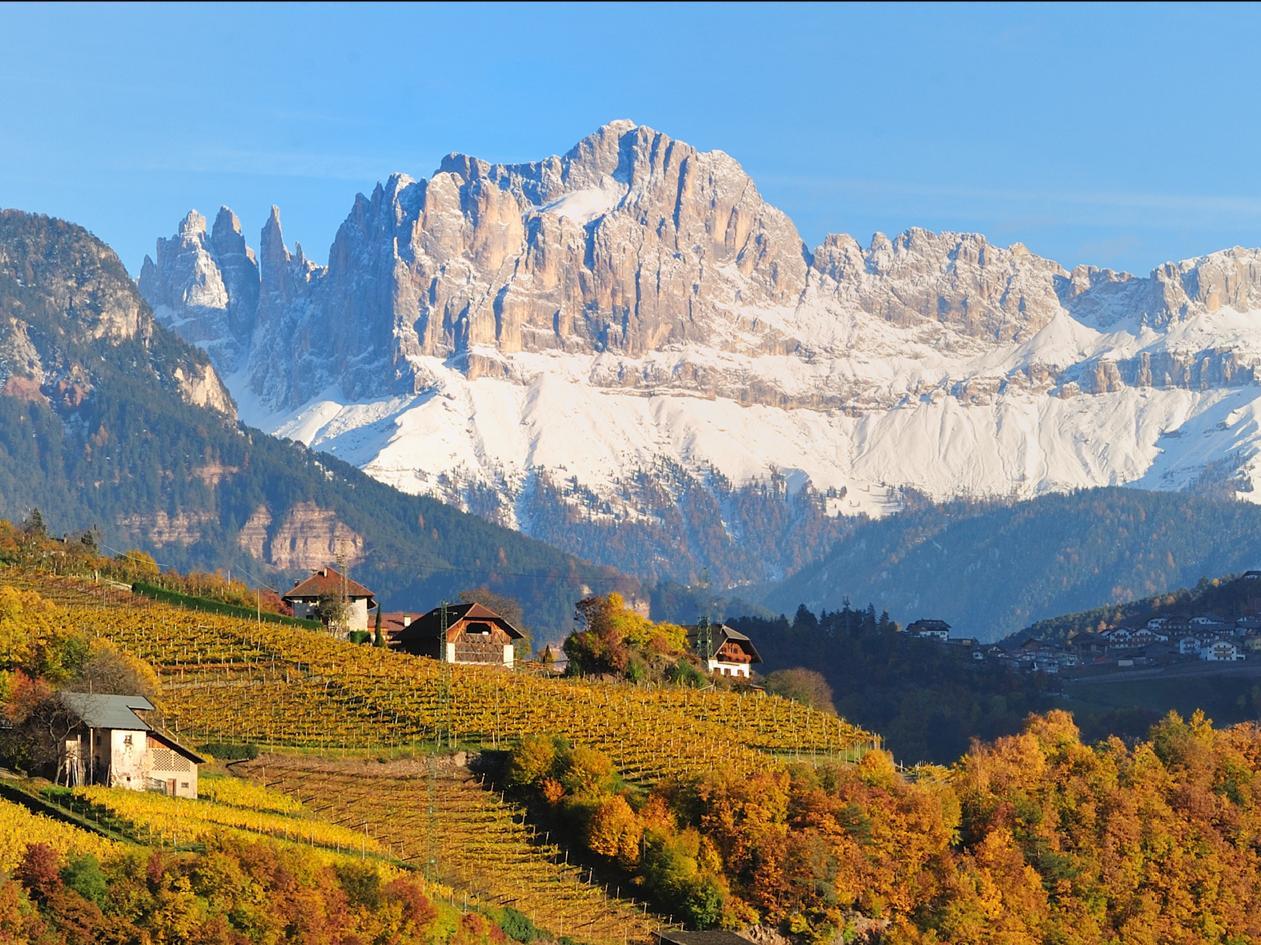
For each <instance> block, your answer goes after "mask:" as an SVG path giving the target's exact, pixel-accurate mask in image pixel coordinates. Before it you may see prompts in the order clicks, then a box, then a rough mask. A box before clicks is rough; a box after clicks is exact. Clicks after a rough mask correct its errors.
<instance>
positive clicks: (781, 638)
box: [727, 606, 1057, 763]
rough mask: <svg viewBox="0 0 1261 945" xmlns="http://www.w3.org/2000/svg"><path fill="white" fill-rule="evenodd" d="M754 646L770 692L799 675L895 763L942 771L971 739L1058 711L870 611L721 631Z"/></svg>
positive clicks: (1027, 676) (1028, 688)
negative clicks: (808, 677)
mask: <svg viewBox="0 0 1261 945" xmlns="http://www.w3.org/2000/svg"><path fill="white" fill-rule="evenodd" d="M727 622H728V623H729V624H730V625H731V626H733V627H737V628H738V629H740V630H741V631H743V632H745V633H747V634H748V635H749V636H750V637H752V638H753V639H754V640H756V641H757V647H758V651H759V652H760V653H761V655H762V659H763V660H764V662H763V663H762V665H760V666H758V667H757V668H758V669H759V670H761V671H762V672H763V673H765V674H768V677H769V680H768V681H769V684H771V685H772V686H773V687H774V686H775V682H776V677H777V676H778V675H779V674H780V673H782V672H783V671H785V670H789V671H792V670H793V669H794V668H795V667H808V668H809V669H810V670H811V671H813V672H817V673H819V674H820V675H821V676H822V678H823V680H824V681H825V682H826V684H827V685H828V687H829V688H830V690H831V692H830V696H831V702H832V704H833V705H834V706H835V708H836V711H837V712H839V713H840V714H841V715H842V716H844V717H845V718H848V719H853V720H854V721H855V722H856V723H858V724H860V725H862V726H864V727H865V728H869V729H871V730H872V731H876V732H879V733H880V734H881V735H882V736H883V738H884V739H885V743H886V744H887V745H888V746H889V749H890V750H891V751H892V752H893V753H894V754H895V755H896V756H897V758H898V759H899V760H900V761H904V762H908V763H910V762H917V761H934V762H942V763H944V762H949V761H952V760H954V759H955V758H958V757H959V756H960V755H962V754H963V753H964V752H965V751H967V749H968V745H969V744H970V743H971V741H972V740H973V739H974V738H997V737H998V736H1000V735H1009V734H1011V733H1012V732H1015V731H1018V730H1019V728H1020V726H1021V725H1022V724H1023V722H1024V720H1025V718H1026V717H1027V716H1028V715H1029V714H1030V713H1031V712H1042V711H1046V710H1047V709H1048V708H1050V707H1051V706H1053V705H1056V704H1057V699H1056V695H1055V692H1054V691H1053V687H1050V686H1048V684H1047V677H1045V676H1040V675H1035V674H1032V673H1025V672H1019V671H1012V670H1011V669H1010V668H1009V667H1007V666H1005V665H1000V664H999V663H996V662H993V661H979V660H974V659H973V658H972V651H971V649H970V648H965V647H958V646H945V645H943V644H941V643H938V642H937V641H936V640H928V639H920V638H917V637H915V636H914V635H912V634H908V633H905V632H902V631H901V630H899V628H898V627H897V625H896V624H895V623H894V622H893V621H892V620H891V619H890V618H889V615H888V614H887V613H883V614H879V615H877V613H876V610H875V608H874V607H870V606H869V607H867V608H866V609H853V608H851V607H849V606H845V607H842V608H841V609H840V610H835V611H823V612H822V613H820V614H818V615H815V614H814V613H813V612H811V611H810V610H808V609H807V608H805V607H800V608H798V610H797V613H796V614H795V615H794V617H793V619H792V620H791V621H789V620H788V619H786V618H785V617H782V616H781V617H778V618H775V619H767V618H760V617H736V618H729V619H728V621H727Z"/></svg>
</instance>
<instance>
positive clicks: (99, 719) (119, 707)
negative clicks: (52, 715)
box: [61, 692, 153, 732]
mask: <svg viewBox="0 0 1261 945" xmlns="http://www.w3.org/2000/svg"><path fill="white" fill-rule="evenodd" d="M61 702H62V704H63V705H64V706H65V707H66V708H67V709H69V710H70V711H71V712H73V713H74V714H75V715H77V716H78V717H79V718H81V719H83V723H84V724H85V725H87V726H89V727H91V728H125V729H132V730H134V731H141V732H147V731H150V728H151V727H150V726H149V724H148V723H147V722H145V720H144V719H142V718H141V717H140V716H138V715H136V710H140V711H142V712H151V711H153V703H152V702H150V701H149V700H148V699H146V698H145V697H144V696H114V695H102V694H100V693H95V692H63V693H62V694H61Z"/></svg>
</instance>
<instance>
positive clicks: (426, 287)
mask: <svg viewBox="0 0 1261 945" xmlns="http://www.w3.org/2000/svg"><path fill="white" fill-rule="evenodd" d="M140 287H141V291H142V293H143V294H144V296H145V298H146V299H148V301H149V302H150V304H151V305H152V306H153V307H154V309H155V311H156V312H157V313H158V315H159V317H160V318H161V319H162V320H163V321H164V322H165V323H166V324H168V325H170V326H171V327H173V328H174V329H175V330H176V331H178V332H180V333H181V334H182V335H183V336H184V337H185V338H186V339H187V340H189V341H192V342H194V343H195V344H198V345H201V346H202V347H204V348H205V349H206V350H207V351H209V352H210V353H211V355H212V356H213V358H214V360H215V363H216V364H217V365H218V366H219V367H220V369H221V370H222V371H224V372H236V371H238V370H239V369H241V368H242V367H244V368H245V369H246V370H245V376H246V381H245V384H246V385H247V389H246V390H244V391H242V393H245V394H248V396H249V397H250V398H251V399H256V400H257V401H258V402H260V403H261V404H262V405H264V406H265V407H266V408H268V409H269V410H284V409H293V408H296V407H299V406H301V405H303V404H305V403H307V402H308V401H310V400H311V399H313V398H315V397H317V396H320V395H322V394H325V393H327V392H329V391H334V392H335V394H334V396H335V397H338V398H340V399H348V400H364V399H370V398H374V397H384V396H390V395H409V394H415V393H418V392H420V391H424V390H428V389H431V388H432V387H433V386H434V384H435V377H434V367H435V364H436V363H445V364H447V365H449V366H455V367H456V368H458V369H459V370H460V371H462V372H463V373H464V374H465V375H466V376H467V377H469V378H470V379H473V378H476V377H482V376H491V377H503V378H508V379H511V380H516V381H519V382H521V383H527V382H528V381H529V378H530V372H531V371H532V370H533V368H531V367H529V364H530V362H524V361H521V360H520V359H518V358H514V355H517V354H521V353H527V354H528V353H551V354H573V355H577V356H585V357H588V358H595V359H596V360H595V361H593V362H592V364H591V367H590V369H589V371H588V372H587V380H589V381H590V382H591V383H593V384H596V385H599V386H604V387H612V388H619V389H634V390H641V391H645V392H647V391H653V390H659V389H662V388H668V389H673V390H686V391H691V392H695V393H700V394H702V395H705V396H719V397H733V398H734V399H737V400H739V401H740V402H742V403H749V404H765V405H768V406H777V407H786V406H787V407H814V408H842V409H847V410H856V409H869V408H871V407H873V406H885V407H888V406H893V405H894V404H895V403H897V402H898V401H899V399H900V398H902V397H904V396H905V395H906V394H907V393H911V394H913V395H915V396H919V395H920V394H921V393H923V392H924V391H925V390H929V389H933V388H936V387H938V386H940V385H942V384H945V385H946V389H951V388H953V387H958V388H959V389H962V390H965V391H971V392H973V393H972V394H969V395H968V396H969V397H970V399H971V400H975V392H976V391H980V390H985V389H988V388H991V387H992V388H994V390H997V389H998V386H997V381H991V380H986V379H983V378H976V377H969V376H961V373H960V372H958V371H953V372H950V371H949V369H948V372H949V373H950V376H942V375H941V373H940V372H938V373H937V374H936V375H935V376H934V377H933V378H931V379H929V378H917V379H915V380H914V381H913V382H912V383H910V384H909V385H899V386H898V387H896V388H894V389H890V390H888V391H885V392H883V393H881V392H880V391H878V390H873V389H872V388H871V387H870V386H867V387H863V385H861V384H858V383H855V381H854V379H853V378H850V377H847V376H846V372H839V373H837V374H836V375H834V376H833V377H831V378H830V379H829V378H819V377H813V379H812V380H811V382H810V383H809V384H788V383H784V382H783V381H782V380H781V379H776V378H773V377H768V376H766V375H765V373H762V374H759V373H758V372H755V371H747V370H744V369H743V367H742V365H741V363H740V361H739V359H750V358H757V357H759V356H766V355H771V356H787V357H790V358H792V359H794V360H796V361H798V362H800V363H801V364H802V365H803V366H804V368H803V375H805V376H811V375H817V374H818V371H817V369H813V368H811V367H810V366H811V365H814V366H816V368H817V365H818V364H820V363H822V362H825V361H827V360H833V359H837V358H847V357H852V356H853V355H854V354H855V353H858V354H860V355H861V354H864V353H865V354H867V355H869V356H870V357H881V356H883V355H885V354H886V353H887V352H886V351H885V350H884V349H882V348H880V347H879V344H880V343H882V342H884V341H887V339H883V338H879V337H877V338H875V340H874V341H873V340H871V338H872V336H873V335H875V336H878V335H879V334H880V332H881V331H883V329H879V328H878V327H877V326H879V325H881V324H884V325H888V326H891V327H892V328H893V329H895V330H896V331H898V332H902V333H904V334H905V336H906V337H907V338H908V339H909V340H911V341H912V342H915V343H918V344H920V345H922V346H923V347H924V348H925V349H931V350H933V351H937V352H940V353H944V354H947V355H950V356H958V357H971V358H975V357H978V356H983V355H985V354H986V352H994V351H1001V350H1002V349H1003V348H1004V346H1013V345H1021V344H1024V343H1027V342H1029V341H1030V340H1031V339H1034V338H1035V337H1036V336H1037V335H1038V333H1039V332H1041V331H1042V330H1043V329H1045V328H1046V327H1047V326H1048V325H1051V324H1052V323H1053V322H1054V321H1055V320H1056V319H1057V318H1059V317H1066V318H1069V319H1072V320H1073V321H1075V322H1077V323H1078V324H1080V325H1082V326H1085V327H1088V328H1090V329H1092V330H1098V331H1104V332H1106V331H1110V330H1113V329H1115V328H1116V327H1118V326H1123V327H1126V326H1128V327H1147V328H1151V329H1152V330H1154V331H1157V332H1167V331H1169V330H1170V328H1171V327H1173V326H1176V325H1177V324H1178V323H1179V322H1180V321H1184V320H1186V319H1187V318H1190V317H1193V316H1195V315H1197V314H1203V313H1209V314H1211V313H1214V312H1216V311H1218V310H1219V309H1223V308H1226V309H1234V310H1238V311H1248V310H1251V309H1252V308H1254V307H1261V253H1259V252H1258V251H1256V250H1243V249H1234V250H1228V251H1225V252H1221V253H1215V254H1213V255H1211V256H1206V257H1202V258H1200V259H1195V260H1189V261H1185V262H1181V263H1169V264H1166V265H1164V266H1161V267H1159V268H1158V269H1157V270H1155V271H1154V272H1153V273H1152V274H1151V275H1150V276H1148V277H1146V278H1138V277H1134V276H1131V275H1128V274H1125V273H1115V272H1111V271H1109V270H1100V269H1093V268H1089V267H1078V268H1077V269H1075V270H1073V271H1072V272H1069V271H1068V270H1066V269H1064V268H1063V267H1062V266H1060V265H1059V264H1058V263H1056V262H1054V261H1052V260H1048V259H1044V258H1042V257H1039V256H1037V255H1035V254H1034V253H1032V252H1030V251H1029V250H1028V249H1026V248H1025V247H1024V246H1022V245H1020V244H1015V245H1013V246H1011V247H1001V246H995V245H993V244H991V243H989V242H988V241H987V240H986V239H985V238H984V237H983V236H980V235H977V234H968V233H931V232H928V231H926V230H921V229H911V230H908V231H906V232H905V233H902V234H900V235H898V236H896V237H893V238H889V237H886V236H884V235H883V234H879V233H878V234H876V235H875V236H874V237H873V238H872V240H871V241H870V243H869V245H868V246H866V247H863V246H861V245H860V244H859V243H858V242H857V241H856V240H854V239H853V238H852V237H850V236H847V235H843V234H837V235H832V236H829V237H828V238H827V239H826V240H824V241H823V243H822V244H821V245H820V246H818V247H817V248H816V249H814V250H813V251H810V250H808V249H807V247H806V246H805V245H804V244H803V243H802V241H801V238H800V236H799V235H798V233H797V231H796V229H795V228H794V226H793V224H792V222H791V221H790V220H789V219H788V218H787V217H786V216H785V215H784V214H783V213H781V212H780V211H778V210H776V209H775V208H774V207H772V206H770V205H769V204H768V203H766V201H764V200H763V199H762V197H761V196H760V194H759V193H758V191H757V188H756V186H755V185H754V183H753V181H752V180H751V179H750V178H749V176H748V175H747V174H745V172H744V171H743V170H742V169H741V167H740V165H739V164H737V163H736V161H735V160H733V159H732V158H731V157H730V156H728V155H726V154H724V153H722V152H721V151H713V152H701V151H698V150H697V149H695V148H693V147H691V146H690V145H687V144H685V143H683V142H681V141H676V140H674V139H671V138H670V137H668V136H667V135H665V134H662V133H661V132H658V131H654V130H652V129H650V128H646V127H643V126H640V125H635V124H633V123H631V122H628V121H616V122H611V123H609V124H608V125H605V126H604V127H602V128H600V129H599V130H597V131H596V132H595V133H593V134H592V135H590V136H588V137H587V138H584V139H583V140H582V141H580V142H579V143H578V144H577V145H575V146H574V148H573V149H571V150H570V151H569V152H568V153H566V154H564V155H561V156H556V157H550V158H547V159H545V160H543V161H538V162H535V163H531V164H490V163H487V162H485V161H482V160H479V159H477V158H475V157H471V156H468V155H462V154H451V155H448V156H447V157H446V158H445V159H444V160H443V161H442V163H441V165H440V166H439V168H438V170H437V172H436V173H435V174H434V175H433V176H432V177H430V178H429V179H428V180H413V179H411V178H409V177H407V176H406V175H403V174H395V175H393V176H391V177H390V178H389V180H388V181H386V182H385V183H384V184H380V185H378V186H377V187H376V189H375V190H374V191H373V192H372V194H371V195H368V196H365V195H362V194H361V195H359V196H358V197H357V198H356V199H355V202H354V206H353V207H352V209H351V212H350V214H349V216H348V217H347V218H346V221H345V222H344V223H343V224H342V226H341V228H340V229H339V230H338V232H337V235H336V238H335V239H334V241H333V245H332V247H331V249H330V251H329V262H328V265H327V266H326V267H321V266H317V265H315V264H314V263H312V262H311V261H310V260H308V259H307V258H306V257H305V255H304V254H303V252H302V248H301V246H298V247H296V249H295V250H294V251H293V252H291V251H290V250H289V248H288V247H287V246H286V245H285V241H284V236H283V232H282V229H281V224H280V215H279V210H278V209H277V208H275V207H273V208H272V212H271V215H270V217H269V218H268V221H267V223H266V225H265V226H264V228H263V232H262V236H261V242H260V252H259V255H258V257H257V260H256V259H255V256H254V254H253V252H252V250H250V249H249V247H248V246H246V245H245V241H244V238H243V237H242V235H241V232H240V226H239V224H238V222H237V220H236V217H235V215H233V214H232V212H231V211H229V210H227V209H226V208H224V209H221V210H220V212H219V215H218V217H217V218H216V220H215V224H214V227H213V229H212V230H211V231H210V232H209V233H207V230H206V222H205V219H204V218H202V217H201V216H200V215H199V214H197V213H195V212H193V213H190V214H189V215H188V216H187V217H186V218H185V219H184V221H183V222H182V223H181V225H180V227H179V230H178V232H177V233H176V235H175V236H173V237H171V238H169V239H163V240H159V241H158V245H157V251H156V259H155V260H146V263H145V267H144V270H143V272H142V274H141V279H140ZM904 347H905V346H904V345H903V344H902V343H900V342H897V341H896V340H895V341H894V342H893V343H892V346H891V348H890V350H893V351H900V350H902V349H903V348H904ZM1182 347H1183V348H1186V347H1187V346H1186V345H1182ZM1209 347H1210V348H1212V347H1213V346H1211V345H1210V346H1209ZM856 349H857V351H856ZM1056 353H1057V354H1062V353H1059V352H1056ZM1046 356H1047V354H1046V350H1045V346H1043V347H1042V348H1040V349H1039V350H1038V351H1036V352H1031V353H1029V354H1028V355H1027V356H1025V357H1024V360H1023V362H1022V363H1019V364H1009V365H1007V367H1006V368H1005V369H1004V370H1005V371H1006V372H1007V377H1006V379H1005V380H1003V383H1004V384H1014V385H1016V386H1017V387H1022V388H1029V387H1031V386H1032V387H1040V388H1044V389H1047V390H1050V389H1053V388H1056V387H1057V386H1059V385H1063V384H1070V383H1071V384H1076V385H1078V386H1079V387H1080V386H1081V385H1083V383H1084V385H1085V387H1084V389H1087V390H1092V389H1109V387H1110V385H1112V384H1113V383H1114V381H1113V380H1109V377H1110V376H1111V375H1112V374H1115V383H1119V384H1138V385H1143V384H1151V385H1156V386H1159V385H1161V384H1172V385H1175V386H1176V385H1182V384H1190V385H1196V384H1199V383H1200V380H1199V379H1200V378H1201V377H1204V376H1212V377H1214V378H1219V379H1227V380H1226V381H1225V382H1226V383H1232V382H1237V381H1238V380H1239V379H1241V378H1245V377H1250V376H1251V374H1250V371H1251V365H1252V363H1253V361H1254V360H1256V359H1255V358H1254V357H1253V356H1252V355H1251V354H1250V353H1238V354H1237V356H1236V358H1235V360H1236V361H1237V362H1238V363H1237V364H1235V365H1233V366H1231V365H1228V364H1227V362H1228V361H1229V358H1228V357H1227V356H1226V355H1225V354H1224V353H1221V352H1219V353H1216V354H1215V353H1213V351H1212V350H1208V349H1206V350H1205V352H1203V354H1202V353H1201V352H1199V351H1194V352H1185V353H1176V352H1175V353H1171V354H1168V355H1166V354H1165V353H1163V352H1148V357H1149V358H1151V359H1154V361H1155V362H1157V363H1156V367H1155V369H1153V370H1150V371H1149V370H1146V369H1144V368H1143V367H1142V365H1141V364H1140V363H1139V361H1138V360H1137V359H1135V360H1134V364H1133V365H1131V366H1127V365H1125V364H1117V365H1115V366H1112V365H1110V364H1099V363H1098V362H1099V361H1101V360H1102V361H1109V362H1111V361H1113V360H1120V361H1124V360H1125V358H1126V357H1128V355H1125V354H1118V355H1117V356H1116V358H1113V357H1112V356H1111V355H1109V354H1107V353H1102V354H1101V353H1099V352H1092V353H1091V354H1089V355H1083V356H1082V357H1081V358H1079V359H1078V361H1079V363H1077V364H1070V363H1066V361H1065V358H1064V357H1063V356H1060V357H1058V358H1057V357H1050V358H1048V360H1047V363H1043V362H1041V361H1039V360H1038V359H1039V358H1040V357H1042V358H1045V357H1046ZM1204 356H1207V357H1208V358H1209V360H1210V361H1212V362H1214V363H1217V362H1219V361H1220V362H1221V366H1220V367H1218V368H1213V369H1211V370H1209V371H1208V372H1207V374H1206V372H1205V370H1204V369H1203V367H1196V365H1197V364H1199V362H1201V361H1202V360H1203V357H1204ZM1092 358H1093V360H1091V359H1092ZM1222 358H1226V360H1225V361H1223V360H1222ZM1165 360H1168V362H1169V363H1168V364H1167V365H1166V364H1164V363H1163V362H1164V361H1165ZM1087 361H1090V363H1088V364H1087V363H1085V362H1087ZM1162 366H1163V367H1167V368H1168V369H1167V370H1163V369H1162ZM1232 378H1233V379H1234V381H1232V380H1230V379H1232ZM999 379H1000V380H1002V378H1001V375H999ZM925 383H927V387H925V386H924V385H925Z"/></svg>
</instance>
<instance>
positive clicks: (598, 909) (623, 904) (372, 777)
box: [236, 755, 666, 945]
mask: <svg viewBox="0 0 1261 945" xmlns="http://www.w3.org/2000/svg"><path fill="white" fill-rule="evenodd" d="M236 767H237V768H238V770H245V771H248V773H249V774H250V775H251V777H254V778H258V779H259V780H260V781H265V784H266V786H268V787H269V788H278V789H280V790H282V791H284V792H286V793H288V794H292V795H295V796H297V797H299V798H300V799H301V800H302V802H303V803H304V804H305V805H306V806H307V808H308V809H310V810H312V811H314V812H316V813H318V814H319V816H320V817H322V818H324V819H327V820H330V821H333V822H334V823H344V824H348V825H355V826H357V827H358V829H361V830H363V831H365V832H367V833H369V834H371V835H372V836H373V837H374V838H375V839H376V840H377V841H378V842H379V843H381V844H383V845H385V846H387V847H388V848H389V849H390V850H391V851H393V852H394V853H395V855H397V856H398V857H399V858H400V859H401V860H403V861H405V862H407V863H409V864H411V865H415V866H418V867H421V868H422V869H423V870H424V871H425V873H426V874H427V875H428V876H430V877H431V878H436V879H438V880H440V881H441V882H443V883H447V884H450V885H451V886H452V887H453V888H455V889H457V890H460V891H462V892H466V893H468V894H470V895H473V896H475V897H476V898H477V899H478V900H479V901H481V902H482V903H483V904H485V905H492V906H495V905H497V906H511V907H512V908H514V909H517V910H518V911H520V912H522V913H524V914H525V915H527V916H529V917H530V919H531V920H532V921H533V922H534V923H535V924H536V925H539V926H540V927H543V928H546V929H548V930H549V931H551V932H554V933H555V934H558V935H568V936H570V937H571V938H573V939H574V940H576V941H580V942H590V943H593V945H625V943H626V942H646V941H648V940H649V939H650V938H651V935H652V932H653V931H654V930H656V929H658V928H661V927H662V926H663V925H665V924H666V922H665V921H664V920H662V919H661V918H660V917H658V916H655V915H653V914H652V913H650V912H648V911H647V909H646V908H645V907H644V906H641V905H639V904H637V903H634V902H633V901H630V900H628V899H627V898H623V897H619V896H618V895H617V894H618V893H620V890H617V889H614V890H607V889H603V888H601V887H600V886H598V885H593V884H591V883H590V882H588V881H587V871H586V870H584V869H580V868H579V867H577V866H573V865H570V864H569V863H568V857H567V855H566V854H565V853H564V851H563V850H562V849H561V848H560V847H558V846H557V845H556V844H553V843H548V842H546V838H542V839H540V838H539V837H538V836H536V835H535V834H534V832H533V830H532V828H531V827H529V826H528V825H526V824H525V823H524V817H523V816H522V813H521V811H520V810H519V809H518V808H517V807H515V806H514V805H512V804H511V803H505V802H504V801H503V800H502V799H501V798H500V796H499V795H498V794H497V793H495V792H493V791H489V790H487V789H485V788H484V787H482V786H481V785H480V784H479V782H478V780H477V778H476V776H475V775H473V774H471V773H470V772H469V771H468V769H467V768H466V767H464V766H462V765H459V764H457V763H455V762H453V761H452V759H451V758H449V757H448V758H435V757H433V756H430V757H429V758H428V759H421V760H416V761H398V762H391V763H389V764H385V765H382V764H378V763H376V762H362V761H351V760H342V761H328V760H324V761H318V760H313V759H309V758H302V757H297V756H281V755H270V756H264V757H260V758H259V759H257V760H255V761H251V762H245V763H241V764H238V765H237V766H236ZM610 893H612V895H611V894H610Z"/></svg>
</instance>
